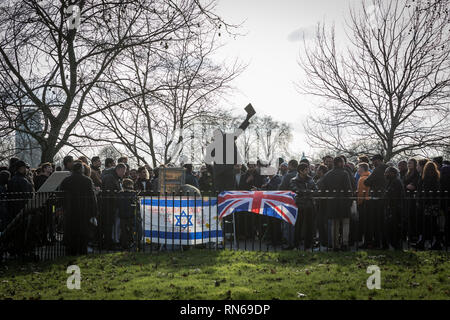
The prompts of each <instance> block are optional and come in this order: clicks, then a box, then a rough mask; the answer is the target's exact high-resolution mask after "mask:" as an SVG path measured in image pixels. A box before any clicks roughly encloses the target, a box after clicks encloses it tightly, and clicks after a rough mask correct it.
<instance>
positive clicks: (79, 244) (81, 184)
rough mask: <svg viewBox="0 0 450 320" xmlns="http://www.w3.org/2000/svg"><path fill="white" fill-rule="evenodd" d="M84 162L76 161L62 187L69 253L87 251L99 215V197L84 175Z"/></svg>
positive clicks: (65, 233)
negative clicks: (94, 219)
mask: <svg viewBox="0 0 450 320" xmlns="http://www.w3.org/2000/svg"><path fill="white" fill-rule="evenodd" d="M83 170H84V168H83V164H82V163H81V162H77V161H76V162H74V164H73V167H72V175H70V176H69V177H67V178H65V179H64V180H63V181H62V183H61V185H60V189H61V191H63V192H64V204H63V207H64V243H65V244H66V248H67V250H68V254H69V255H81V254H86V253H87V245H88V241H89V237H90V232H89V231H90V230H92V224H91V222H90V220H91V219H92V218H94V217H96V215H97V199H96V197H95V193H94V189H93V184H92V180H91V178H89V177H86V176H85V175H83Z"/></svg>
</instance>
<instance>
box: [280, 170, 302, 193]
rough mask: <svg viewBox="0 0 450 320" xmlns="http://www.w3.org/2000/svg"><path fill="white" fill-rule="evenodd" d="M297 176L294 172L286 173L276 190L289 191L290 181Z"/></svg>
mask: <svg viewBox="0 0 450 320" xmlns="http://www.w3.org/2000/svg"><path fill="white" fill-rule="evenodd" d="M296 176H297V171H296V170H291V171H289V172H288V173H286V174H285V175H284V176H283V177H282V179H281V183H280V186H279V187H278V190H289V184H290V183H291V180H292V179H293V178H295V177H296Z"/></svg>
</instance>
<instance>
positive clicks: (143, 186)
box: [134, 166, 153, 192]
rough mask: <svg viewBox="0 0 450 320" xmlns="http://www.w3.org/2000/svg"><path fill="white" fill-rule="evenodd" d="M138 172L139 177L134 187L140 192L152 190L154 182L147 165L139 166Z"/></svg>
mask: <svg viewBox="0 0 450 320" xmlns="http://www.w3.org/2000/svg"><path fill="white" fill-rule="evenodd" d="M137 174H138V178H137V179H136V182H135V183H134V189H135V190H136V191H138V192H152V191H153V190H152V183H151V181H150V175H149V173H148V171H147V168H146V167H145V166H142V167H139V169H138V170H137Z"/></svg>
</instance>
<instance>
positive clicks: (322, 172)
mask: <svg viewBox="0 0 450 320" xmlns="http://www.w3.org/2000/svg"><path fill="white" fill-rule="evenodd" d="M327 172H328V167H327V166H326V165H324V164H320V165H319V166H318V167H317V169H316V174H315V175H314V177H313V180H314V182H315V183H318V182H319V181H320V180H321V179H322V178H323V177H324V176H325V174H326V173H327Z"/></svg>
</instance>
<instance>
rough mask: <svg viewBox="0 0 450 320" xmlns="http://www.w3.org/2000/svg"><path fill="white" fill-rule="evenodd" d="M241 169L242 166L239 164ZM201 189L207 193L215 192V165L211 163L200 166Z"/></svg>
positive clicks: (199, 182) (199, 181)
mask: <svg viewBox="0 0 450 320" xmlns="http://www.w3.org/2000/svg"><path fill="white" fill-rule="evenodd" d="M238 166H239V165H238ZM239 170H240V166H239ZM198 184H199V186H200V191H201V192H205V193H210V192H213V191H214V190H213V167H212V166H211V165H210V164H206V165H203V166H202V167H201V168H200V178H199V179H198Z"/></svg>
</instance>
